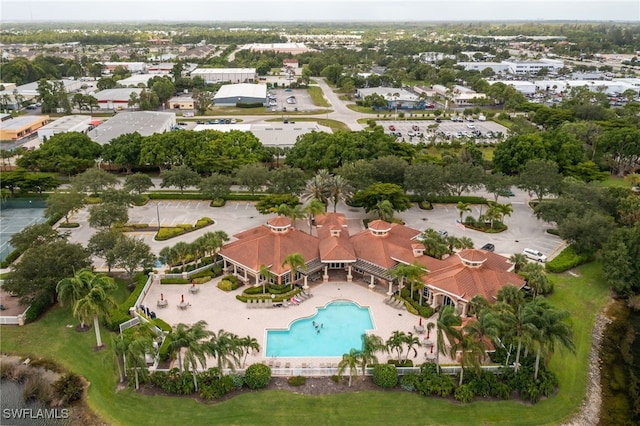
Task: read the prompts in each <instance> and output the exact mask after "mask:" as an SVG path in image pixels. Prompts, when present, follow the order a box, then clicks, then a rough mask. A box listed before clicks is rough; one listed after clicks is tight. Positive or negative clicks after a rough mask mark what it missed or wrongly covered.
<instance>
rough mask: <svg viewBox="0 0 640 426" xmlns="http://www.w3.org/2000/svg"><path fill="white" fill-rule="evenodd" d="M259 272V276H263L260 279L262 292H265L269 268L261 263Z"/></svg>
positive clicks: (269, 276) (268, 278)
mask: <svg viewBox="0 0 640 426" xmlns="http://www.w3.org/2000/svg"><path fill="white" fill-rule="evenodd" d="M258 273H259V274H260V276H261V277H262V278H263V280H262V294H265V293H266V292H267V288H266V285H267V283H268V282H269V280H270V278H271V275H272V274H271V270H270V269H269V267H268V266H267V265H265V264H261V265H260V271H259V272H258Z"/></svg>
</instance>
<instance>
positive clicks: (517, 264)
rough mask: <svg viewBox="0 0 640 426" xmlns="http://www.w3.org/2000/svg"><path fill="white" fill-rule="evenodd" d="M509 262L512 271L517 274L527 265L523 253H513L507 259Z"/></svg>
mask: <svg viewBox="0 0 640 426" xmlns="http://www.w3.org/2000/svg"><path fill="white" fill-rule="evenodd" d="M509 262H510V263H512V264H513V271H514V272H515V273H516V274H517V273H518V272H520V270H521V269H522V268H523V267H524V265H526V264H527V263H529V261H528V260H527V256H525V255H524V254H523V253H514V254H512V255H511V257H509Z"/></svg>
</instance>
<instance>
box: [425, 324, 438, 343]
mask: <svg viewBox="0 0 640 426" xmlns="http://www.w3.org/2000/svg"><path fill="white" fill-rule="evenodd" d="M434 328H436V323H435V322H428V323H427V339H429V338H430V337H431V330H433V329H434Z"/></svg>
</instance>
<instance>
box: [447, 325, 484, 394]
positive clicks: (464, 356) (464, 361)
mask: <svg viewBox="0 0 640 426" xmlns="http://www.w3.org/2000/svg"><path fill="white" fill-rule="evenodd" d="M485 350H486V347H485V345H484V342H483V341H482V340H481V339H478V338H477V337H476V336H474V335H472V334H469V332H468V331H467V330H466V329H465V328H464V327H463V328H462V330H461V332H460V333H459V334H457V335H456V337H455V338H454V340H453V341H451V358H453V359H455V358H456V355H457V353H458V352H459V353H460V380H459V382H458V386H462V381H463V380H464V369H465V366H468V365H471V366H472V367H473V368H474V370H476V372H477V373H479V372H480V363H481V360H482V359H483V358H484V357H485V356H486V353H485Z"/></svg>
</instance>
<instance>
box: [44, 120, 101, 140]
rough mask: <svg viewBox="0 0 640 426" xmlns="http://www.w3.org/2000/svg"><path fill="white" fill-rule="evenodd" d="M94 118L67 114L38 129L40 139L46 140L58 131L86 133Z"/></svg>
mask: <svg viewBox="0 0 640 426" xmlns="http://www.w3.org/2000/svg"><path fill="white" fill-rule="evenodd" d="M93 121H94V120H93V118H92V117H90V116H88V115H65V116H64V117H60V118H58V119H57V120H54V121H52V122H51V123H49V124H47V125H45V126H42V127H40V128H39V129H38V139H39V140H40V142H44V140H45V138H47V139H49V138H51V137H52V136H53V135H57V134H58V133H67V132H80V133H86V132H87V131H88V130H89V129H90V128H91V127H92V124H91V123H92V122H93Z"/></svg>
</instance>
